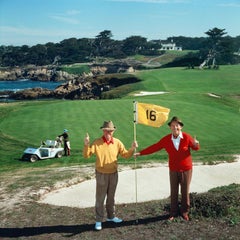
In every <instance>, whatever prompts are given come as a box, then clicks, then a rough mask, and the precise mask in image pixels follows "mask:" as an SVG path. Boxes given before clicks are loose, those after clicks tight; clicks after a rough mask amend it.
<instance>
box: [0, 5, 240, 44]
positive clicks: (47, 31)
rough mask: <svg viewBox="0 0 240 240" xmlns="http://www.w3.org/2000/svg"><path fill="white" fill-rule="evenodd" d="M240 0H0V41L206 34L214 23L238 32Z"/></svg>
mask: <svg viewBox="0 0 240 240" xmlns="http://www.w3.org/2000/svg"><path fill="white" fill-rule="evenodd" d="M239 26H240V0H0V46H1V45H6V46H9V45H13V46H22V45H28V46H33V45H36V44H46V43H48V42H53V43H59V42H61V41H62V40H64V39H68V38H77V39H79V38H95V37H96V36H97V35H98V34H99V33H100V32H102V31H104V30H110V31H111V33H112V35H113V37H112V39H114V40H123V39H126V38H128V37H131V36H141V37H145V38H147V40H148V41H150V40H159V39H160V40H165V39H166V38H168V37H172V36H185V37H207V35H206V34H205V32H206V31H208V30H209V29H213V28H214V27H217V28H220V29H225V32H227V35H229V36H231V37H236V36H239V35H240V27H239Z"/></svg>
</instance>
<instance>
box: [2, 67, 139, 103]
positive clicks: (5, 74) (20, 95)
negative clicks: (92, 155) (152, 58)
mask: <svg viewBox="0 0 240 240" xmlns="http://www.w3.org/2000/svg"><path fill="white" fill-rule="evenodd" d="M119 72H124V73H126V74H120V73H119ZM132 72H134V69H133V67H132V66H130V65H129V64H119V63H118V64H115V65H114V64H108V65H106V64H105V65H92V66H91V71H90V73H88V74H85V73H84V74H82V75H76V74H69V73H67V72H63V71H58V70H56V68H55V67H53V66H39V67H34V66H27V67H24V68H11V69H1V70H0V81H1V80H4V81H6V80H9V81H14V80H17V79H23V78H25V79H30V80H35V81H54V82H56V81H57V82H61V81H63V82H64V83H63V84H61V85H60V86H58V87H57V88H55V89H54V90H49V89H45V88H39V87H38V88H31V89H25V90H20V91H17V92H13V91H0V98H1V99H5V100H7V99H12V100H34V99H44V98H54V99H71V100H75V99H76V100H77V99H78V100H89V99H99V98H101V95H102V93H103V92H106V91H109V90H111V89H113V88H114V87H117V86H120V85H123V84H129V83H133V82H137V81H139V80H138V79H137V78H136V77H135V76H134V75H131V73H132ZM127 73H128V74H127Z"/></svg>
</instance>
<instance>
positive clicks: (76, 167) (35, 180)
mask: <svg viewBox="0 0 240 240" xmlns="http://www.w3.org/2000/svg"><path fill="white" fill-rule="evenodd" d="M239 70H240V66H220V69H219V70H198V69H191V70H186V69H183V68H169V69H158V70H148V71H140V72H136V73H135V74H136V75H137V76H138V77H139V78H140V79H141V80H142V81H141V82H139V83H136V84H133V85H129V86H124V88H123V87H119V88H118V89H116V92H118V93H119V92H121V90H122V89H123V90H124V92H127V93H128V94H126V95H121V96H122V97H121V98H119V99H112V100H93V101H66V100H51V101H49V100H46V101H22V102H12V103H2V104H0V141H1V148H0V156H1V158H0V181H1V188H0V189H1V196H0V199H1V206H0V217H1V224H0V238H1V237H5V238H6V239H38V240H39V239H54V240H55V239H66V238H68V239H80V238H81V239H196V238H198V239H238V237H239V206H238V204H237V203H238V202H239V191H240V189H239V185H236V184H234V185H232V186H228V187H226V188H223V189H222V188H220V189H217V190H213V191H211V192H209V193H204V194H200V195H199V194H193V195H192V198H193V199H192V204H193V206H192V212H191V216H192V217H193V218H192V219H191V221H189V222H188V223H186V222H183V221H182V220H181V219H177V220H176V221H175V222H172V223H169V222H168V221H167V220H166V213H167V212H168V209H169V199H164V200H159V201H152V202H147V203H139V204H138V205H136V204H124V205H121V206H117V209H118V214H119V215H120V216H123V217H124V220H125V221H124V223H123V224H122V225H121V226H113V225H111V224H107V223H104V229H103V231H101V232H100V233H99V232H94V231H93V227H94V209H93V208H89V209H77V208H70V207H56V206H51V205H43V204H40V203H38V202H37V201H36V200H38V198H39V197H40V196H41V194H40V193H43V192H45V191H51V190H52V189H56V188H59V186H60V187H64V186H70V185H71V184H76V183H78V182H81V181H83V180H86V179H89V178H91V177H93V175H92V173H91V174H89V172H88V171H89V169H91V171H93V169H94V157H93V158H91V159H89V160H85V159H83V157H82V147H83V139H84V136H85V134H86V132H88V133H89V135H90V139H91V140H94V139H95V138H96V137H99V136H101V130H100V126H101V125H102V123H103V121H105V120H112V121H113V122H114V124H115V125H116V127H117V130H116V132H115V136H116V137H118V138H120V139H121V140H122V142H123V143H124V144H125V145H126V147H130V145H131V142H132V141H133V138H134V133H133V128H134V125H133V101H138V102H145V103H152V104H157V105H161V106H164V107H167V108H170V110H171V111H170V115H169V119H170V118H172V117H173V116H175V115H177V116H178V117H180V118H181V119H182V121H183V122H184V124H185V126H184V128H183V131H186V132H188V133H190V134H191V135H193V136H194V135H196V136H197V138H198V140H199V141H200V144H201V149H200V151H198V152H193V159H194V161H201V162H203V163H204V164H209V163H210V164H214V163H215V162H221V161H229V162H230V161H233V159H234V155H236V154H239V149H240V141H239V137H238V135H239V133H238V132H239V131H238V128H239V115H240V101H239V96H240V93H239V89H240V79H239V72H240V71H239ZM126 88H128V91H126ZM140 91H164V92H166V93H165V94H161V95H152V96H141V97H136V96H134V93H136V92H140ZM113 93H114V91H113ZM209 93H213V94H215V95H209ZM64 128H67V129H68V130H69V133H70V141H71V148H72V154H71V156H70V157H63V158H60V159H49V160H42V161H37V162H35V163H30V162H23V161H19V160H20V159H21V156H22V153H23V150H24V149H25V148H26V147H29V146H33V147H37V146H39V145H40V142H41V141H42V140H46V139H54V138H55V137H56V136H57V135H59V134H61V133H62V131H63V129H64ZM136 130H137V131H136V132H137V141H138V144H139V149H141V148H143V147H145V146H147V145H149V144H152V143H154V142H155V141H158V140H159V139H160V138H161V137H162V136H164V135H165V134H167V133H169V128H168V126H167V123H166V124H164V125H163V126H162V127H160V128H153V127H149V126H145V125H140V124H138V125H137V126H136ZM137 161H138V163H139V166H140V165H142V166H144V164H145V163H147V162H166V161H167V155H166V153H165V152H164V151H162V152H158V153H156V154H153V155H149V156H145V157H141V158H138V160H137ZM119 163H120V164H133V165H134V159H133V158H132V159H130V160H128V161H126V160H123V159H121V158H120V159H119ZM39 192H40V193H39ZM226 196H228V197H227V198H226ZM217 210H220V212H219V211H217ZM136 212H137V216H136V215H135V213H136ZM137 217H138V223H137V222H136V218H137ZM176 229H177V231H176ZM106 236H107V237H106Z"/></svg>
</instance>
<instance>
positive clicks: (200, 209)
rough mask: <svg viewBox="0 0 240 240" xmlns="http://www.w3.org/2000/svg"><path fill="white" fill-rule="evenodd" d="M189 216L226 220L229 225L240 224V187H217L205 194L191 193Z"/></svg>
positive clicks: (232, 185)
mask: <svg viewBox="0 0 240 240" xmlns="http://www.w3.org/2000/svg"><path fill="white" fill-rule="evenodd" d="M190 197H191V205H192V206H191V214H192V215H193V216H195V217H207V218H220V217H223V218H225V219H227V220H228V221H229V222H230V223H231V224H236V223H239V222H240V206H239V202H240V185H238V184H231V185H229V186H223V187H217V188H214V189H211V190H210V191H208V192H207V193H202V194H196V193H191V194H190Z"/></svg>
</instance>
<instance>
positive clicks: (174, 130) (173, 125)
mask: <svg viewBox="0 0 240 240" xmlns="http://www.w3.org/2000/svg"><path fill="white" fill-rule="evenodd" d="M170 129H171V132H172V134H173V136H175V137H177V136H178V135H179V134H180V132H181V130H182V126H181V125H180V124H179V123H178V122H175V121H174V122H172V123H171V125H170Z"/></svg>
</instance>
